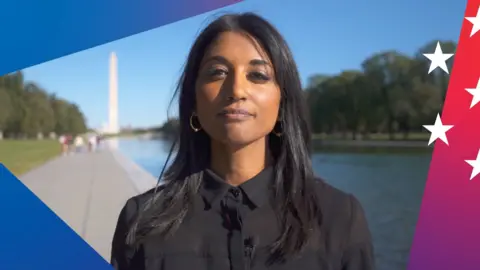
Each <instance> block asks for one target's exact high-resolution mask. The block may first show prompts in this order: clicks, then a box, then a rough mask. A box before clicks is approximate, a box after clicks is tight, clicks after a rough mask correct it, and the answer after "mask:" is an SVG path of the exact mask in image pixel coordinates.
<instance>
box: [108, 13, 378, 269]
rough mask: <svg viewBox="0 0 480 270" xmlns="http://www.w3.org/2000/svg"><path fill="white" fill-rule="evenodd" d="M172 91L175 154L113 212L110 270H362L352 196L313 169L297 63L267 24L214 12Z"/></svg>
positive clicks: (368, 261)
mask: <svg viewBox="0 0 480 270" xmlns="http://www.w3.org/2000/svg"><path fill="white" fill-rule="evenodd" d="M177 92H179V109H180V110H179V113H180V115H179V119H180V127H179V129H180V134H179V136H178V146H177V147H178V151H177V154H176V157H175V159H174V160H173V163H172V165H171V166H170V167H169V169H168V170H167V171H166V172H165V173H163V172H162V181H163V183H162V185H161V186H159V187H157V188H156V189H154V190H151V191H149V192H146V193H144V194H142V195H139V196H136V197H134V198H131V199H130V200H128V201H127V203H126V205H125V207H124V208H123V210H122V212H121V214H120V217H119V220H118V224H117V228H116V231H115V235H114V239H113V243H112V258H111V263H112V265H113V266H114V268H115V269H117V270H126V269H136V270H188V269H195V270H207V269H208V270H223V269H225V270H227V269H259V270H260V269H273V270H277V269H278V270H280V269H302V270H310V269H312V270H313V269H315V270H317V269H339V270H340V269H342V270H347V269H348V270H351V269H359V270H367V269H373V259H372V245H371V239H370V233H369V229H368V226H367V223H366V221H365V217H364V213H363V211H362V208H361V206H360V204H359V202H358V201H357V200H356V199H355V198H354V197H353V196H351V195H348V194H345V193H343V192H341V191H339V190H337V189H335V188H333V187H331V186H329V185H328V184H326V183H325V182H323V181H321V180H319V179H316V178H315V177H314V174H313V171H312V166H311V160H310V153H309V148H310V130H309V127H308V119H307V114H306V113H305V111H304V109H305V104H304V100H303V92H302V89H301V84H300V80H299V75H298V71H297V67H296V64H295V62H294V60H293V57H292V54H291V52H290V50H289V48H288V46H287V45H286V43H285V41H284V40H283V38H282V37H281V35H280V34H279V33H278V32H277V31H276V30H275V28H274V27H273V26H271V25H270V24H269V23H268V22H266V21H265V20H263V19H262V18H260V17H258V16H256V15H254V14H251V13H247V14H241V15H225V16H222V17H220V18H219V19H217V20H215V21H214V22H213V23H211V24H210V25H209V26H208V27H207V28H206V29H205V30H204V31H203V32H202V33H201V34H200V35H199V37H198V38H197V40H196V41H195V43H194V45H193V47H192V49H191V51H190V54H189V56H188V60H187V63H186V66H185V70H184V72H183V75H182V77H181V80H180V83H179V87H178V91H177ZM172 149H173V148H172Z"/></svg>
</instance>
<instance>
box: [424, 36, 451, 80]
mask: <svg viewBox="0 0 480 270" xmlns="http://www.w3.org/2000/svg"><path fill="white" fill-rule="evenodd" d="M423 55H424V56H425V57H427V58H428V59H430V61H432V63H431V64H430V69H429V70H428V74H430V72H432V71H433V70H435V69H436V68H437V67H439V68H441V69H443V71H445V72H446V73H447V74H448V67H447V62H446V61H447V60H448V59H449V58H450V57H452V56H453V53H443V51H442V47H440V42H437V47H436V48H435V52H434V53H424V54H423Z"/></svg>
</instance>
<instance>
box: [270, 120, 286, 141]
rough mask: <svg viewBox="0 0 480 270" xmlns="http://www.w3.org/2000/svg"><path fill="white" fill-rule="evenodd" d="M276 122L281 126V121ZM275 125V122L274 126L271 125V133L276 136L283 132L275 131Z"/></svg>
mask: <svg viewBox="0 0 480 270" xmlns="http://www.w3.org/2000/svg"><path fill="white" fill-rule="evenodd" d="M277 124H278V125H279V126H281V125H282V122H280V121H278V122H277ZM276 126H277V125H276V124H275V126H274V127H273V130H272V133H273V134H275V135H276V136H277V137H281V136H282V134H283V132H277V131H275V127H276Z"/></svg>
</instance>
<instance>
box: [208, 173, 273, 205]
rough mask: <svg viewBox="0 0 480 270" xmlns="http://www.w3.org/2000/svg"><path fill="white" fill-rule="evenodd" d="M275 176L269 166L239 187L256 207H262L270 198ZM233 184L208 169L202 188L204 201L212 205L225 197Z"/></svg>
mask: <svg viewBox="0 0 480 270" xmlns="http://www.w3.org/2000/svg"><path fill="white" fill-rule="evenodd" d="M272 178H273V168H272V167H267V168H265V169H264V170H262V171H261V172H260V173H259V174H257V175H256V176H254V177H252V178H251V179H249V180H247V181H245V182H244V183H243V184H241V185H239V186H238V187H237V188H239V189H240V190H241V191H242V192H243V194H244V195H246V197H247V198H248V199H249V200H250V202H251V203H253V204H254V206H255V207H260V206H262V205H264V204H265V203H266V202H268V199H269V187H270V184H271V180H272ZM230 188H233V186H231V185H229V184H228V183H226V182H225V180H224V179H222V178H221V177H220V176H218V175H217V174H216V173H214V172H213V171H212V170H210V169H206V170H205V173H204V179H203V185H202V187H201V189H200V194H201V195H202V197H203V199H204V201H205V202H206V203H207V204H208V206H210V207H211V206H212V205H214V204H215V203H217V202H219V201H220V200H222V199H223V197H224V196H225V194H226V193H227V192H228V190H229V189H230Z"/></svg>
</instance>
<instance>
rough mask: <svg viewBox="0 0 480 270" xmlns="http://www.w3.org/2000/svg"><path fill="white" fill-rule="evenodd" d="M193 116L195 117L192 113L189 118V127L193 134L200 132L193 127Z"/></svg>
mask: <svg viewBox="0 0 480 270" xmlns="http://www.w3.org/2000/svg"><path fill="white" fill-rule="evenodd" d="M193 116H195V113H192V115H191V116H190V127H191V128H192V130H193V131H194V132H199V131H200V130H201V128H196V127H195V126H194V125H193Z"/></svg>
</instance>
